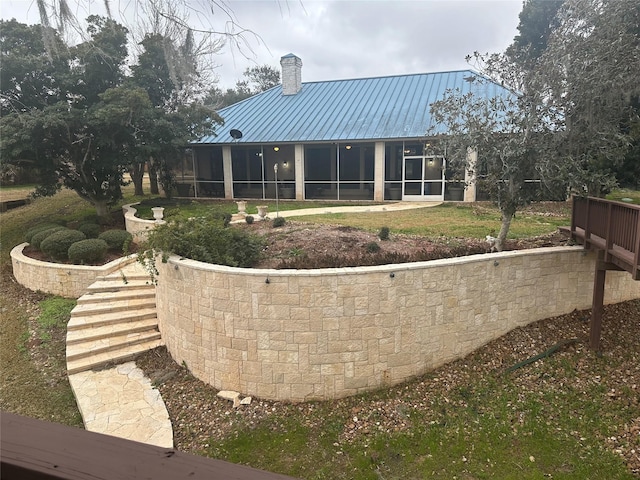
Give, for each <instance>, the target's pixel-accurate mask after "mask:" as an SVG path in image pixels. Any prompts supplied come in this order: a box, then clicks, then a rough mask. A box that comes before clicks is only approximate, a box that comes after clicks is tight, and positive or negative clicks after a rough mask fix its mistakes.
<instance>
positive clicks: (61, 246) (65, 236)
mask: <svg viewBox="0 0 640 480" xmlns="http://www.w3.org/2000/svg"><path fill="white" fill-rule="evenodd" d="M85 238H87V237H86V236H85V235H84V233H82V232H79V231H78V230H67V229H65V230H60V231H59V232H54V233H52V234H51V235H49V236H48V237H47V238H45V239H44V240H43V241H42V243H41V244H40V250H42V251H43V252H44V253H46V254H47V255H49V256H50V257H51V258H53V259H55V260H65V259H66V258H67V254H68V252H69V247H70V246H71V245H73V244H74V243H76V242H79V241H80V240H84V239H85Z"/></svg>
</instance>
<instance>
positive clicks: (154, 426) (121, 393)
mask: <svg viewBox="0 0 640 480" xmlns="http://www.w3.org/2000/svg"><path fill="white" fill-rule="evenodd" d="M69 382H70V383H71V387H72V388H73V391H74V393H75V395H76V399H77V403H78V408H79V409H80V413H81V414H82V418H83V420H84V424H85V428H86V429H87V430H89V431H91V432H99V433H103V434H105V435H113V436H115V437H120V438H127V439H129V440H135V441H138V442H144V443H149V444H152V445H157V446H160V447H167V448H172V447H173V428H172V426H171V420H170V419H169V414H168V413H167V409H166V407H165V404H164V401H163V400H162V397H161V396H160V392H159V391H158V390H157V389H155V388H154V387H153V386H152V385H151V381H150V380H149V379H148V378H147V377H145V376H144V373H143V372H142V370H140V369H139V368H138V367H136V364H135V363H134V362H127V363H123V364H122V365H118V366H117V367H114V368H110V369H107V370H100V371H91V370H89V371H85V372H80V373H76V374H74V375H70V376H69Z"/></svg>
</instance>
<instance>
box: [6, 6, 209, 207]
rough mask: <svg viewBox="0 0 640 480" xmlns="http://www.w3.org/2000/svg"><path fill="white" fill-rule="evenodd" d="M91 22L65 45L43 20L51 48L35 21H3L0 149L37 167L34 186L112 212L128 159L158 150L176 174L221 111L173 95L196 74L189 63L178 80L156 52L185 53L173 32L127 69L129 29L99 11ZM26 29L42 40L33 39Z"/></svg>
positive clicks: (163, 171) (153, 39)
mask: <svg viewBox="0 0 640 480" xmlns="http://www.w3.org/2000/svg"><path fill="white" fill-rule="evenodd" d="M87 24H88V27H87V33H88V34H89V37H90V38H88V39H86V40H85V41H84V42H82V43H80V44H78V45H75V46H69V47H68V46H66V45H64V43H63V42H62V41H61V40H60V39H59V37H58V35H57V33H56V32H55V31H54V30H52V29H47V32H45V33H50V36H51V38H53V39H55V40H56V42H57V46H58V47H59V48H55V49H53V48H48V46H46V45H45V44H44V43H43V42H42V39H41V38H40V39H36V38H37V37H36V34H41V33H42V32H41V31H40V28H39V27H38V28H36V27H34V28H31V27H27V26H26V25H22V24H18V23H16V22H12V23H10V24H7V25H5V24H4V23H3V24H2V27H3V28H2V32H3V35H2V38H0V42H1V44H2V53H3V68H2V78H0V80H1V81H0V97H1V98H2V102H1V105H0V113H2V115H1V118H0V128H2V132H3V135H2V136H1V137H0V155H1V156H2V159H3V162H5V161H6V162H7V163H11V164H15V165H18V166H21V165H29V166H30V167H31V168H34V169H38V171H39V172H40V174H41V179H40V185H39V187H38V188H37V190H36V193H37V194H38V195H43V196H44V195H52V194H54V193H56V192H57V191H58V190H59V189H60V188H61V187H62V186H64V187H66V188H69V189H72V190H74V191H75V192H76V193H77V194H78V195H80V196H81V197H82V198H84V199H85V200H87V201H89V202H91V204H92V205H94V207H95V208H96V212H97V214H98V216H100V217H106V216H107V214H108V208H109V207H110V206H112V205H113V204H114V203H115V202H116V201H118V200H119V199H120V198H121V197H122V190H121V187H122V186H123V184H124V182H123V173H124V172H125V171H126V170H129V167H130V166H131V165H136V166H137V167H138V168H137V171H138V172H140V171H142V169H141V167H140V164H141V163H144V162H146V161H147V159H149V158H153V161H154V165H155V167H156V168H157V169H158V170H159V171H160V177H161V178H162V179H170V177H171V175H170V172H171V168H172V166H173V165H174V164H175V163H176V162H178V161H179V160H180V159H181V158H182V155H183V154H184V145H186V144H187V143H188V142H189V141H190V140H192V139H193V138H195V137H198V136H202V135H203V134H204V132H205V131H208V132H210V131H211V129H212V128H213V124H214V122H215V121H217V120H219V117H218V116H217V115H216V114H215V112H214V111H212V110H210V109H208V108H204V107H203V106H202V104H201V103H199V102H194V101H184V100H185V97H181V98H178V96H177V95H176V93H177V92H176V91H177V90H180V89H183V88H186V87H187V83H189V82H191V83H193V82H195V81H196V79H197V76H198V75H197V72H195V71H194V69H193V65H192V66H191V68H189V69H187V70H189V74H188V75H186V76H178V78H176V81H177V83H173V82H172V78H171V77H172V75H169V73H168V71H169V70H170V69H169V68H168V66H167V59H166V58H164V55H160V54H161V53H166V52H169V51H174V52H175V54H176V55H175V56H176V57H183V58H181V60H182V61H186V57H185V55H183V54H186V51H183V52H182V54H180V53H179V52H178V50H179V49H177V48H176V47H175V46H174V45H173V43H172V40H171V39H167V38H162V37H160V36H159V35H153V36H150V37H147V38H146V39H145V41H143V46H144V47H145V49H148V51H145V52H142V54H141V55H140V56H139V61H140V64H139V65H136V66H135V68H132V71H133V75H130V76H128V75H127V68H125V62H126V59H127V29H126V28H125V27H123V26H122V25H119V24H118V23H117V22H115V21H114V20H112V19H110V18H102V17H98V16H90V17H89V18H88V20H87ZM5 26H6V27H7V28H5ZM38 36H39V35H38ZM46 37H47V36H46V35H45V36H44V38H46ZM25 38H27V39H36V40H34V41H33V43H32V44H30V45H28V46H27V45H25ZM85 38H86V37H85ZM49 46H50V45H49ZM5 73H6V75H5ZM173 73H174V74H175V72H173ZM5 80H6V81H5ZM187 80H188V81H187ZM187 91H189V90H188V89H187ZM187 96H188V94H187ZM150 97H153V98H150ZM169 97H171V98H172V99H173V104H168V103H167V102H168V100H169ZM132 170H134V169H132ZM168 191H169V192H170V190H168Z"/></svg>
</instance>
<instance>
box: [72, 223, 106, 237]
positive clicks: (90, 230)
mask: <svg viewBox="0 0 640 480" xmlns="http://www.w3.org/2000/svg"><path fill="white" fill-rule="evenodd" d="M77 230H79V231H81V232H82V233H84V234H85V235H86V236H87V238H98V235H100V231H101V230H102V229H101V228H100V225H98V224H96V223H82V224H80V225H78V228H77Z"/></svg>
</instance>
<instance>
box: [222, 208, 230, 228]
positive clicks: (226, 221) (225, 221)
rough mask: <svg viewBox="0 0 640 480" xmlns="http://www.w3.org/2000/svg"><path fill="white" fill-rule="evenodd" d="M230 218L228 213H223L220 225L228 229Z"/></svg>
mask: <svg viewBox="0 0 640 480" xmlns="http://www.w3.org/2000/svg"><path fill="white" fill-rule="evenodd" d="M231 218H232V215H231V214H230V213H228V212H225V213H223V214H222V224H223V225H224V226H225V227H228V226H229V224H230V223H231Z"/></svg>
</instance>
